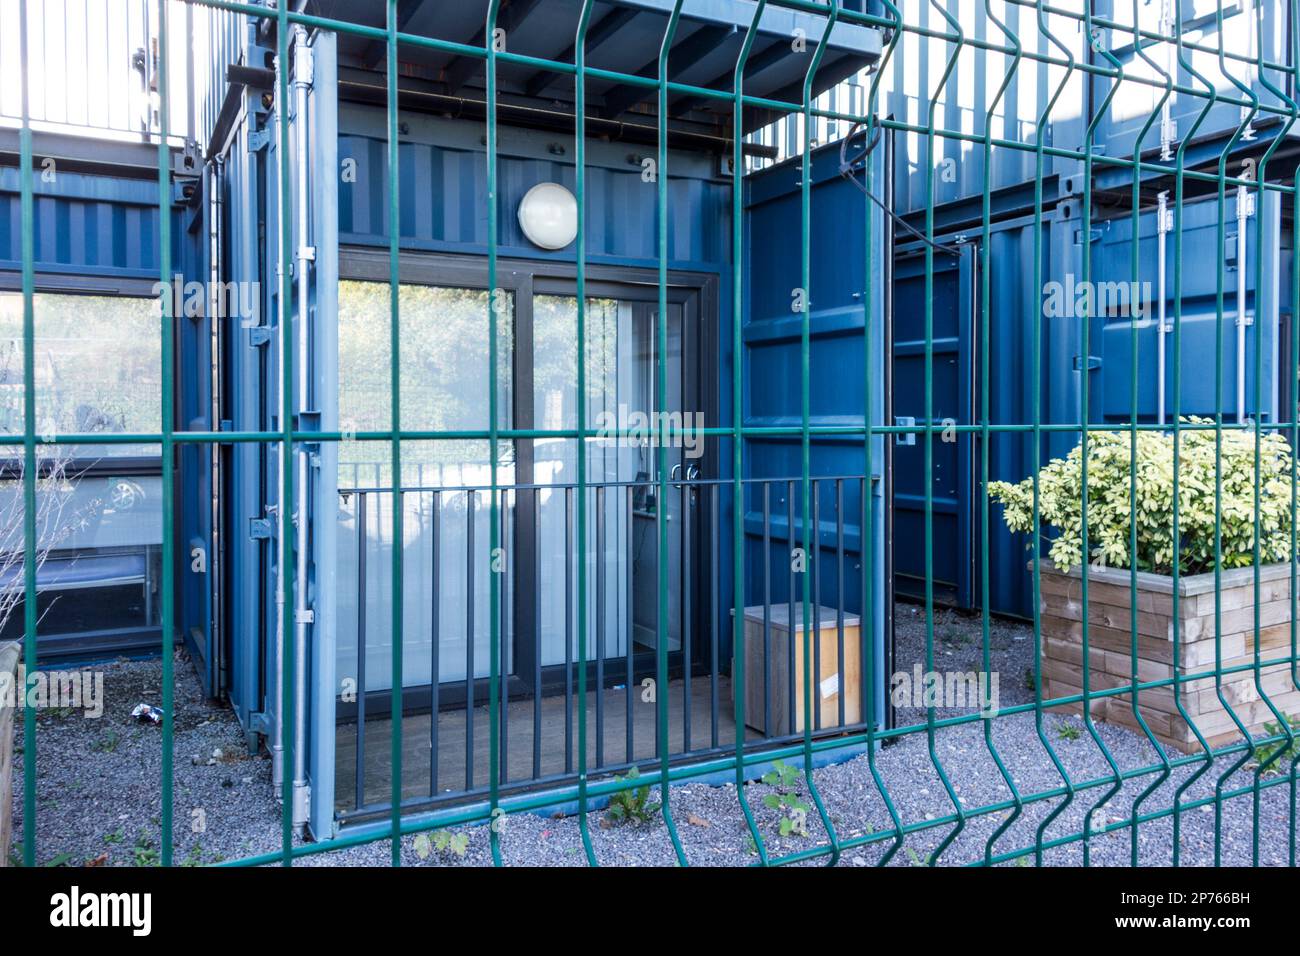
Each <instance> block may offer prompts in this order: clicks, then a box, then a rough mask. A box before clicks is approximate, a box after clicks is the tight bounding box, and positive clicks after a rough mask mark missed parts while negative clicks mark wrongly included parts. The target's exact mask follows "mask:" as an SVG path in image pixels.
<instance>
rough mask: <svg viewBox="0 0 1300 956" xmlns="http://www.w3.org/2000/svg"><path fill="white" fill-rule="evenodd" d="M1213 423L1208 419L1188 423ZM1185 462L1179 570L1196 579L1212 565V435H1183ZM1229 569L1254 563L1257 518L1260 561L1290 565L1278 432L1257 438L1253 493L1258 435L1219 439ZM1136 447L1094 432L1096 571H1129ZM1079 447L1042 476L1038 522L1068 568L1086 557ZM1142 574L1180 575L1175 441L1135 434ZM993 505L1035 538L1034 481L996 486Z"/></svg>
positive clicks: (1286, 469)
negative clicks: (1175, 571) (1177, 572)
mask: <svg viewBox="0 0 1300 956" xmlns="http://www.w3.org/2000/svg"><path fill="white" fill-rule="evenodd" d="M1186 421H1187V422H1189V423H1191V424H1208V423H1207V422H1205V420H1203V419H1195V418H1191V419H1186ZM1180 435H1181V438H1180V444H1181V448H1180V455H1179V462H1178V498H1179V513H1178V530H1179V538H1180V547H1179V549H1178V561H1179V570H1180V572H1181V573H1183V574H1197V573H1200V572H1202V571H1208V570H1211V569H1212V568H1213V567H1214V545H1215V520H1214V519H1215V495H1214V487H1215V433H1214V431H1213V430H1205V429H1194V430H1187V431H1182V432H1180ZM1222 435H1223V438H1222V446H1221V448H1222V453H1221V457H1220V469H1221V470H1220V474H1221V476H1222V494H1221V500H1220V513H1221V515H1222V522H1221V534H1222V539H1221V540H1222V566H1223V567H1225V568H1237V567H1246V566H1249V565H1251V564H1253V563H1254V561H1255V515H1256V510H1257V508H1258V514H1259V527H1260V548H1259V560H1260V562H1261V563H1262V564H1269V563H1273V562H1277V561H1285V560H1287V555H1288V553H1289V551H1290V548H1291V469H1292V458H1291V448H1290V446H1289V445H1288V444H1287V442H1286V441H1285V439H1283V438H1282V436H1280V435H1277V434H1265V435H1262V436H1261V438H1260V440H1259V449H1258V452H1259V486H1258V495H1257V493H1256V481H1255V478H1256V475H1255V457H1256V447H1255V446H1256V443H1255V434H1254V432H1253V430H1247V431H1242V430H1237V429H1233V430H1230V431H1229V430H1225V431H1223V433H1222ZM1130 442H1131V435H1130V434H1129V433H1128V432H1094V433H1090V434H1089V437H1088V548H1089V555H1088V556H1089V560H1090V561H1091V562H1092V563H1094V564H1098V565H1103V566H1108V567H1117V568H1127V567H1129V566H1130V565H1129V546H1130V544H1131V541H1130V525H1129V517H1130V510H1131V509H1130V504H1129V502H1130V491H1131V484H1130V468H1129V461H1130ZM1082 466H1083V452H1082V446H1081V445H1080V446H1076V447H1075V448H1074V450H1073V451H1071V452H1070V454H1069V455H1067V456H1066V457H1065V458H1056V459H1053V460H1052V461H1051V462H1049V463H1048V464H1047V465H1046V467H1044V468H1043V469H1042V470H1041V471H1039V473H1038V502H1039V517H1040V519H1041V523H1042V525H1043V526H1044V528H1045V529H1051V530H1052V531H1053V532H1054V534H1053V535H1051V548H1050V550H1049V556H1050V558H1051V560H1052V561H1053V563H1055V565H1056V566H1057V568H1059V569H1060V570H1062V571H1067V570H1069V569H1070V568H1073V567H1076V566H1077V565H1078V564H1079V563H1080V562H1081V559H1082V552H1083V542H1082V518H1083V508H1082V497H1083V496H1082V493H1081V487H1082V478H1083V467H1082ZM1136 479H1137V526H1138V527H1137V567H1138V570H1140V571H1153V572H1155V573H1157V574H1169V573H1170V572H1171V571H1172V568H1173V562H1174V547H1173V527H1174V515H1173V511H1174V509H1173V502H1174V436H1173V434H1172V433H1162V432H1156V431H1141V432H1139V433H1138V436H1137V472H1136ZM989 496H990V498H992V499H994V500H997V501H1000V502H1002V504H1003V506H1004V509H1005V510H1004V513H1003V518H1004V520H1005V521H1006V523H1007V527H1009V528H1010V529H1011V530H1012V531H1018V532H1027V533H1028V532H1033V531H1035V529H1034V527H1033V524H1034V520H1033V519H1034V512H1033V507H1034V484H1033V479H1032V478H1026V479H1025V480H1024V481H1022V482H1020V483H1019V484H1010V483H1009V482H1005V481H995V482H990V483H989Z"/></svg>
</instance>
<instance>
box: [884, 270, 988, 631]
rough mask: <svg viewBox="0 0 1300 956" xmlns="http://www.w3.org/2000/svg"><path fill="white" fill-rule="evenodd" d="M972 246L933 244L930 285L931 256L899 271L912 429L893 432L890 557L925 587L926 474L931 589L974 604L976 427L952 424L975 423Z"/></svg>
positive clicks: (899, 401) (897, 367) (904, 419)
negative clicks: (945, 250) (938, 248)
mask: <svg viewBox="0 0 1300 956" xmlns="http://www.w3.org/2000/svg"><path fill="white" fill-rule="evenodd" d="M974 252H975V249H974V246H973V245H967V246H963V247H961V252H960V254H958V255H944V254H940V253H936V254H935V256H934V272H933V284H932V285H927V282H926V275H925V257H924V256H923V255H920V254H916V255H912V256H908V257H906V258H903V259H900V260H899V262H898V264H897V267H896V269H895V278H894V351H893V361H894V423H895V424H896V425H901V426H904V427H908V428H915V429H916V430H915V431H913V432H907V433H903V432H900V433H898V434H897V435H896V436H895V439H894V444H895V447H894V495H893V498H894V542H895V546H894V561H895V565H894V568H895V572H894V577H895V582H896V587H897V590H898V592H899V593H900V594H909V595H913V596H918V597H919V596H922V595H924V593H925V590H924V589H925V579H926V565H925V541H926V503H925V495H926V482H927V481H929V482H930V491H931V495H932V511H933V528H932V532H931V541H932V542H933V548H932V560H933V578H934V593H935V598H936V599H937V600H940V601H944V602H951V603H955V604H957V605H958V606H959V607H970V606H971V604H972V598H973V595H972V582H973V579H974V573H973V572H974V566H973V561H972V555H973V551H972V547H971V537H972V535H971V516H972V504H973V502H974V489H973V487H972V479H973V472H972V470H971V461H972V454H971V442H972V439H971V436H970V435H969V434H967V433H960V432H958V431H956V429H955V428H954V426H966V425H970V424H972V423H973V422H974V420H975V416H974V394H975V389H974V374H973V373H974V365H973V362H974V356H975V354H976V349H975V342H974V331H975V325H974V321H973V318H974V307H975V294H974V293H975V269H974V258H975V257H974ZM927 295H928V296H929V297H930V299H931V300H932V302H933V310H934V311H933V337H932V360H931V370H932V372H931V375H932V396H933V399H932V402H931V405H930V423H931V425H932V426H933V432H932V436H931V441H932V447H933V452H932V454H933V462H932V467H931V468H929V469H927V468H926V454H925V442H926V437H925V433H924V428H925V424H926V354H925V349H926V334H925V308H926V298H927Z"/></svg>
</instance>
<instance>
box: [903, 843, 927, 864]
mask: <svg viewBox="0 0 1300 956" xmlns="http://www.w3.org/2000/svg"><path fill="white" fill-rule="evenodd" d="M903 852H905V853H906V854H907V858H908V860H910V861H911V863H912V865H913V866H929V865H930V854H928V853H927V854H926V855H925V856H921V854H919V853H917V852H916V851H915V850H914V849H912V848H911V847H910V846H905V847H903Z"/></svg>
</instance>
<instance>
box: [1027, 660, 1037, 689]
mask: <svg viewBox="0 0 1300 956" xmlns="http://www.w3.org/2000/svg"><path fill="white" fill-rule="evenodd" d="M1025 690H1027V691H1029V692H1030V693H1031V694H1037V693H1038V679H1037V678H1036V677H1034V669H1033V668H1032V667H1026V668H1025Z"/></svg>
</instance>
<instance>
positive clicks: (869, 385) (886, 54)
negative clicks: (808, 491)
mask: <svg viewBox="0 0 1300 956" xmlns="http://www.w3.org/2000/svg"><path fill="white" fill-rule="evenodd" d="M882 2H883V3H884V5H885V8H886V9H887V10H888V11H889V13H890V14H892V16H893V18H894V25H893V26H892V27H891V28H890V36H889V43H888V44H887V45H886V47H885V50H884V51H883V52H882V53H881V57H880V64H879V65H878V66H877V67H876V69H875V71H874V75H873V76H872V78H871V89H870V90H869V91H868V94H867V102H866V110H867V113H866V117H865V121H866V127H865V130H864V133H863V142H864V143H865V144H867V146H868V147H869V146H870V144H871V143H872V142H873V140H872V137H873V135H874V134H875V133H876V131H877V126H878V121H877V116H876V112H877V109H878V97H879V93H880V81H881V80H882V79H883V78H884V75H885V70H886V68H887V67H888V66H889V64H890V63H891V62H892V60H893V55H894V51H895V50H896V49H897V48H898V41H899V39H900V38H901V37H902V35H903V34H902V30H901V27H902V24H903V14H902V13H901V12H900V11H899V9H898V8H897V7H896V6H894V5H893V4H892V3H890V2H889V0H882ZM862 164H863V168H862V178H863V181H864V182H865V183H866V192H865V193H864V194H863V197H862V198H863V208H864V210H865V212H864V215H863V222H864V228H865V229H866V241H865V247H866V248H865V254H864V257H863V262H864V267H863V268H864V272H863V291H862V338H863V345H862V348H863V363H862V376H863V383H862V390H863V413H862V414H863V419H862V422H863V425H865V426H866V430H865V432H864V435H863V443H862V444H863V462H864V466H863V469H862V471H863V475H864V480H863V484H862V496H863V501H862V535H861V537H860V540H861V542H862V616H861V622H862V625H861V630H860V633H861V634H863V635H865V634H869V633H872V631H874V628H875V620H876V605H875V601H876V600H877V595H876V594H875V567H874V563H873V562H872V560H871V559H870V558H868V551H867V548H868V547H872V548H874V544H873V545H868V542H874V541H875V540H876V539H875V534H874V528H873V527H872V516H873V515H874V513H875V507H874V506H873V504H872V499H873V498H874V491H873V489H872V481H873V472H874V468H873V467H872V465H873V463H872V453H873V451H874V441H875V439H874V437H873V432H875V433H876V434H879V432H878V430H877V429H875V428H874V427H873V424H872V423H873V421H874V419H875V409H874V400H875V380H874V379H875V377H874V375H873V374H872V369H873V367H874V361H875V356H874V354H873V349H872V345H873V339H872V327H871V323H872V310H871V306H872V298H871V290H872V286H873V283H872V281H871V279H872V276H873V275H874V272H873V270H874V261H873V253H874V245H873V242H872V240H873V238H874V230H873V228H872V226H873V225H874V223H875V211H874V210H873V209H872V208H871V199H870V196H871V193H872V192H873V175H874V169H875V167H874V164H873V163H872V156H871V155H870V153H869V152H867V153H864V155H863V160H862ZM882 251H883V253H884V254H886V255H888V254H892V250H890V249H889V247H888V245H887V244H884V243H883V241H882ZM882 314H883V311H882ZM886 358H887V356H886ZM882 414H883V411H882ZM877 424H878V423H877ZM884 440H885V441H888V439H887V438H885V439H884ZM882 500H883V494H882ZM873 553H874V552H873ZM888 567H889V565H888V562H886V563H885V568H886V569H887V568H888ZM888 593H889V591H888V588H886V589H885V595H881V596H880V597H879V599H880V600H884V598H885V596H886V595H888ZM861 644H862V647H863V648H868V641H867V639H866V638H865V637H863V638H862V639H861ZM863 657H864V658H865V663H864V666H863V670H864V672H865V673H866V684H867V688H868V697H867V700H866V701H865V702H864V706H871V713H870V714H868V715H867V733H866V737H867V769H868V770H869V771H870V772H871V779H872V781H873V782H874V783H875V785H876V790H877V792H879V794H880V799H881V801H882V802H883V803H884V805H885V811H886V812H887V813H888V814H889V819H890V822H891V823H893V825H894V842H893V844H892V845H890V846H889V847H888V848H886V850H885V852H884V853H882V854H881V855H880V858H879V859H878V860H877V861H876V865H877V866H885V865H886V864H888V863H889V861H890V860H892V859H893V858H894V856H895V854H897V853H898V851H899V850H900V849H902V847H903V842H904V840H905V839H906V838H905V837H904V835H903V820H902V818H901V817H900V816H899V815H898V808H897V807H895V806H894V801H893V799H892V798H891V797H890V795H889V788H888V787H887V786H886V785H885V780H884V778H883V777H882V776H881V774H880V768H879V767H878V766H877V765H876V750H877V747H878V746H879V741H878V739H877V732H876V726H875V723H876V715H875V705H874V704H873V703H872V702H871V697H870V695H871V694H874V693H875V687H876V677H875V660H876V650H875V642H874V641H871V642H870V646H869V649H867V650H865V651H864V653H863ZM882 663H883V662H882Z"/></svg>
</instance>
